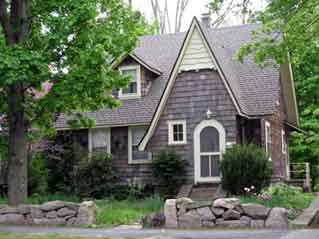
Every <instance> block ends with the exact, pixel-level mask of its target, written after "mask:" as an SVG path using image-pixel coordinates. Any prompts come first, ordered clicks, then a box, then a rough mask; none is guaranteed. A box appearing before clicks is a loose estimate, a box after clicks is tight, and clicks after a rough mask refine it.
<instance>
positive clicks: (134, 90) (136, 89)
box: [119, 66, 141, 98]
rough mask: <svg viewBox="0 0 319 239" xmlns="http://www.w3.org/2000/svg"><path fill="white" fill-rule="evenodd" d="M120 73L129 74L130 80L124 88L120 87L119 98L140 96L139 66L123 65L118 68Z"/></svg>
mask: <svg viewBox="0 0 319 239" xmlns="http://www.w3.org/2000/svg"><path fill="white" fill-rule="evenodd" d="M119 70H120V72H121V74H123V75H125V76H130V77H131V80H130V82H129V84H128V86H127V87H126V88H123V89H120V91H119V97H120V98H132V97H133V98H134V97H139V96H141V75H140V74H141V68H140V66H123V67H120V68H119Z"/></svg>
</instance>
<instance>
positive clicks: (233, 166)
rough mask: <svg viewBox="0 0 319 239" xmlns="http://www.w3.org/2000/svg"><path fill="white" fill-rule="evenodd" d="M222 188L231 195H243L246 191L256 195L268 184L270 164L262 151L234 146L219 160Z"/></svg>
mask: <svg viewBox="0 0 319 239" xmlns="http://www.w3.org/2000/svg"><path fill="white" fill-rule="evenodd" d="M220 167H221V172H222V186H223V189H224V190H225V191H227V192H228V193H230V194H233V195H240V194H245V193H246V192H247V189H253V190H254V192H256V193H258V192H260V191H261V190H262V188H264V187H266V186H267V185H269V183H270V179H271V176H272V172H273V170H272V163H271V162H269V160H268V158H267V156H266V154H265V152H264V150H263V149H261V148H259V147H258V146H256V145H253V144H249V145H235V146H234V147H233V148H231V149H228V150H227V151H226V153H225V154H224V155H223V160H221V164H220Z"/></svg>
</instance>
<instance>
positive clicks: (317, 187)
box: [313, 184, 319, 192]
mask: <svg viewBox="0 0 319 239" xmlns="http://www.w3.org/2000/svg"><path fill="white" fill-rule="evenodd" d="M313 191H315V192H319V184H316V185H315V186H314V187H313Z"/></svg>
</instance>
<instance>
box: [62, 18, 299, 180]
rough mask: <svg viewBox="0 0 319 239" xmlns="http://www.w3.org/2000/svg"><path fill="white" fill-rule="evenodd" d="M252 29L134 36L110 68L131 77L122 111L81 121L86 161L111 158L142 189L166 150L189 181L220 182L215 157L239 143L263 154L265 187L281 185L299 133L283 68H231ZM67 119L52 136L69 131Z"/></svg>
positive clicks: (122, 93)
mask: <svg viewBox="0 0 319 239" xmlns="http://www.w3.org/2000/svg"><path fill="white" fill-rule="evenodd" d="M258 27H259V26H258V25H254V24H253V25H242V26H234V27H225V28H218V29H211V28H209V27H207V26H206V25H204V24H203V23H200V22H199V21H198V20H197V19H196V18H195V19H194V20H193V21H192V23H191V26H190V27H189V29H188V31H187V32H185V33H174V34H166V35H156V36H146V37H143V38H142V39H141V41H140V44H139V46H138V47H137V48H136V49H135V51H134V52H133V53H132V54H129V55H125V56H123V57H122V59H121V60H120V61H118V62H117V63H116V64H114V67H115V68H117V69H118V70H119V71H121V72H122V74H129V75H131V76H132V81H131V82H130V84H129V86H128V88H126V89H120V90H119V92H118V94H117V96H118V97H119V98H120V99H121V100H122V102H123V104H122V106H121V107H119V108H117V109H102V110H100V111H98V112H89V113H85V114H87V115H88V116H89V117H91V118H93V119H95V120H96V126H95V127H94V128H92V129H81V130H78V131H74V132H73V134H74V135H75V137H76V138H77V139H78V141H79V142H80V143H81V144H82V145H83V146H84V147H87V148H88V149H89V151H90V152H92V151H94V150H103V151H105V152H108V153H110V154H112V157H113V163H114V165H115V167H116V168H117V169H118V171H119V173H120V175H121V177H122V178H123V180H127V181H132V180H133V181H134V180H135V181H136V180H137V181H142V182H150V180H151V168H150V162H151V160H152V155H154V154H155V153H157V152H159V151H161V150H174V151H176V152H177V153H179V154H180V155H181V156H182V157H184V158H185V159H187V160H188V161H189V163H190V166H189V167H188V170H187V178H188V180H189V182H191V183H194V184H197V183H209V182H219V181H220V171H219V166H218V165H219V161H220V160H221V157H222V153H223V152H224V151H225V150H226V149H227V148H230V147H232V146H233V145H234V144H246V143H254V144H257V145H260V146H261V147H263V148H264V149H265V151H266V152H267V154H268V155H269V160H272V161H273V163H274V168H275V170H274V177H273V178H274V180H285V179H286V178H287V177H288V165H289V157H288V153H287V148H288V138H289V135H290V133H291V132H292V131H294V130H295V129H296V128H297V127H298V124H299V123H298V121H299V120H298V110H297V103H296V95H295V89H294V81H293V76H292V69H291V66H290V65H289V64H284V65H281V66H267V67H264V68H260V67H258V66H257V65H256V64H255V63H254V62H253V59H252V57H247V59H245V61H244V63H243V64H242V63H239V62H237V61H236V60H235V59H234V58H235V55H236V53H237V52H238V50H239V48H240V46H241V45H243V44H246V43H249V42H250V41H251V32H252V31H253V30H256V29H257V28H258ZM67 119H68V117H66V116H61V117H60V118H59V119H58V120H57V122H56V127H57V129H58V130H60V131H64V130H69V129H68V126H67Z"/></svg>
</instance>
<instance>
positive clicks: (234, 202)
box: [213, 198, 240, 209]
mask: <svg viewBox="0 0 319 239" xmlns="http://www.w3.org/2000/svg"><path fill="white" fill-rule="evenodd" d="M238 205H240V201H239V199H238V198H219V199H216V200H215V201H214V202H213V207H220V208H225V209H234V208H235V207H236V206H238Z"/></svg>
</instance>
